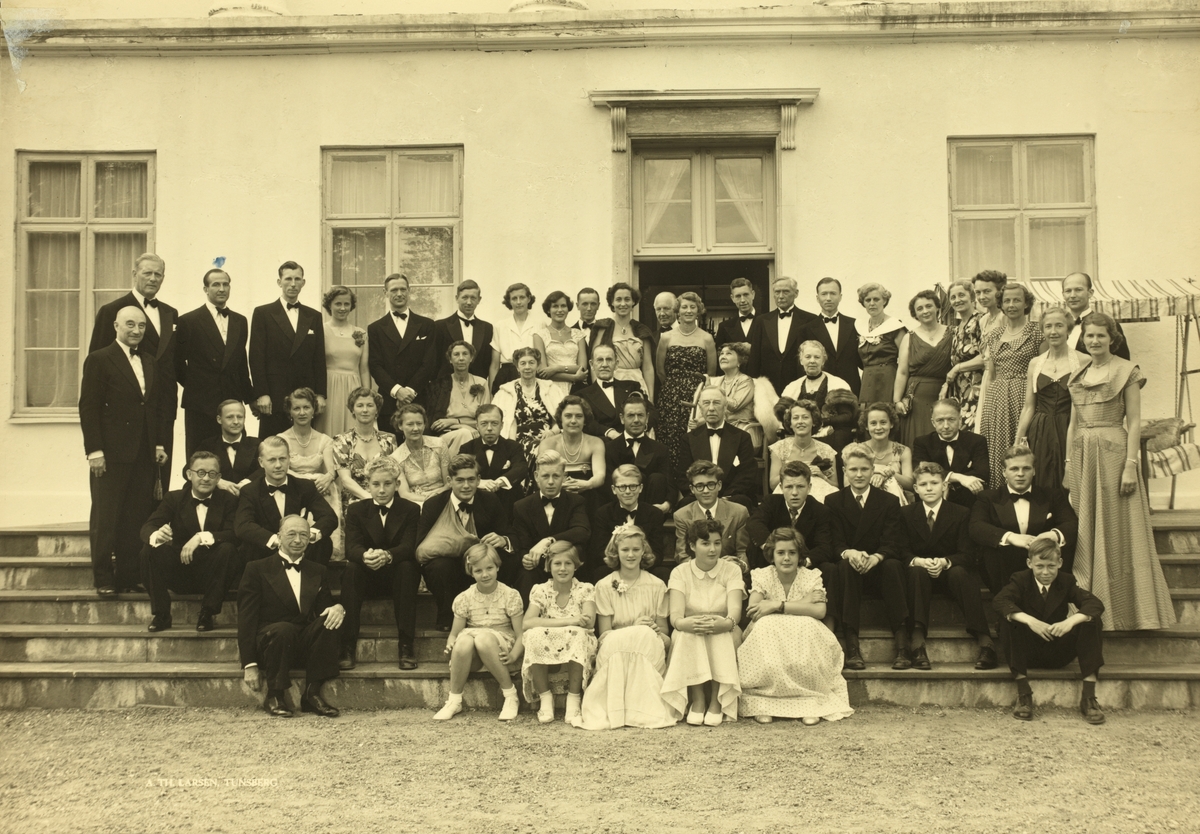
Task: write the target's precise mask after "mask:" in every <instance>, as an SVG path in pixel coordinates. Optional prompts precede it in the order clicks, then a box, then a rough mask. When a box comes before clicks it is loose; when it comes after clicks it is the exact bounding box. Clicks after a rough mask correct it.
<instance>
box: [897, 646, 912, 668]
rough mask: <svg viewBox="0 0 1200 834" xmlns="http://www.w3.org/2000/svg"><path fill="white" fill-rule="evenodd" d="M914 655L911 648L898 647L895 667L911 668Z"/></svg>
mask: <svg viewBox="0 0 1200 834" xmlns="http://www.w3.org/2000/svg"><path fill="white" fill-rule="evenodd" d="M912 665H913V657H912V650H911V649H897V650H896V659H895V660H894V661H892V668H893V669H911V668H912Z"/></svg>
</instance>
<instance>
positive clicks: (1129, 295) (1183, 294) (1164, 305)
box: [1028, 278, 1200, 321]
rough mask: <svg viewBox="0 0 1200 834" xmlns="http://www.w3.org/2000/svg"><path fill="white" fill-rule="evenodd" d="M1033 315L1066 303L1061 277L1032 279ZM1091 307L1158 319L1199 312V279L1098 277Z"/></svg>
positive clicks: (1125, 317) (1129, 318) (1116, 314)
mask: <svg viewBox="0 0 1200 834" xmlns="http://www.w3.org/2000/svg"><path fill="white" fill-rule="evenodd" d="M1028 286H1029V288H1030V289H1031V290H1033V294H1034V297H1035V299H1036V300H1035V301H1034V304H1033V317H1034V318H1041V316H1042V312H1043V311H1045V310H1047V309H1049V308H1051V307H1061V306H1063V300H1062V290H1061V288H1062V284H1061V282H1059V281H1031V282H1030V283H1029V285H1028ZM1094 287H1095V290H1096V294H1095V296H1093V298H1092V309H1094V310H1098V311H1099V312H1102V313H1108V314H1109V315H1110V316H1112V317H1113V318H1115V319H1117V320H1118V321H1155V320H1157V319H1159V318H1161V317H1162V316H1184V315H1191V316H1195V315H1198V314H1200V282H1197V280H1196V279H1194V278H1122V279H1120V280H1115V281H1099V280H1097V281H1095V282H1094Z"/></svg>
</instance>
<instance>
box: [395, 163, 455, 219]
mask: <svg viewBox="0 0 1200 834" xmlns="http://www.w3.org/2000/svg"><path fill="white" fill-rule="evenodd" d="M396 183H397V187H398V189H399V192H400V213H401V214H454V213H455V212H456V207H457V205H458V200H457V199H456V198H457V196H458V187H457V183H456V182H455V177H454V156H453V155H452V154H430V155H425V154H422V155H420V156H402V157H400V158H399V159H398V160H397V162H396Z"/></svg>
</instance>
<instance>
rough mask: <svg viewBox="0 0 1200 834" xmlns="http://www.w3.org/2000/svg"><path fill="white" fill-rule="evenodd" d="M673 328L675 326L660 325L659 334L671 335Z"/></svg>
mask: <svg viewBox="0 0 1200 834" xmlns="http://www.w3.org/2000/svg"><path fill="white" fill-rule="evenodd" d="M672 327H674V325H671V324H660V325H659V326H658V332H659V333H669V332H671V328H672Z"/></svg>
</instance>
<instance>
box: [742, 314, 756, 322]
mask: <svg viewBox="0 0 1200 834" xmlns="http://www.w3.org/2000/svg"><path fill="white" fill-rule="evenodd" d="M753 320H754V314H753V313H750V314H748V315H745V316H738V321H753Z"/></svg>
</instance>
